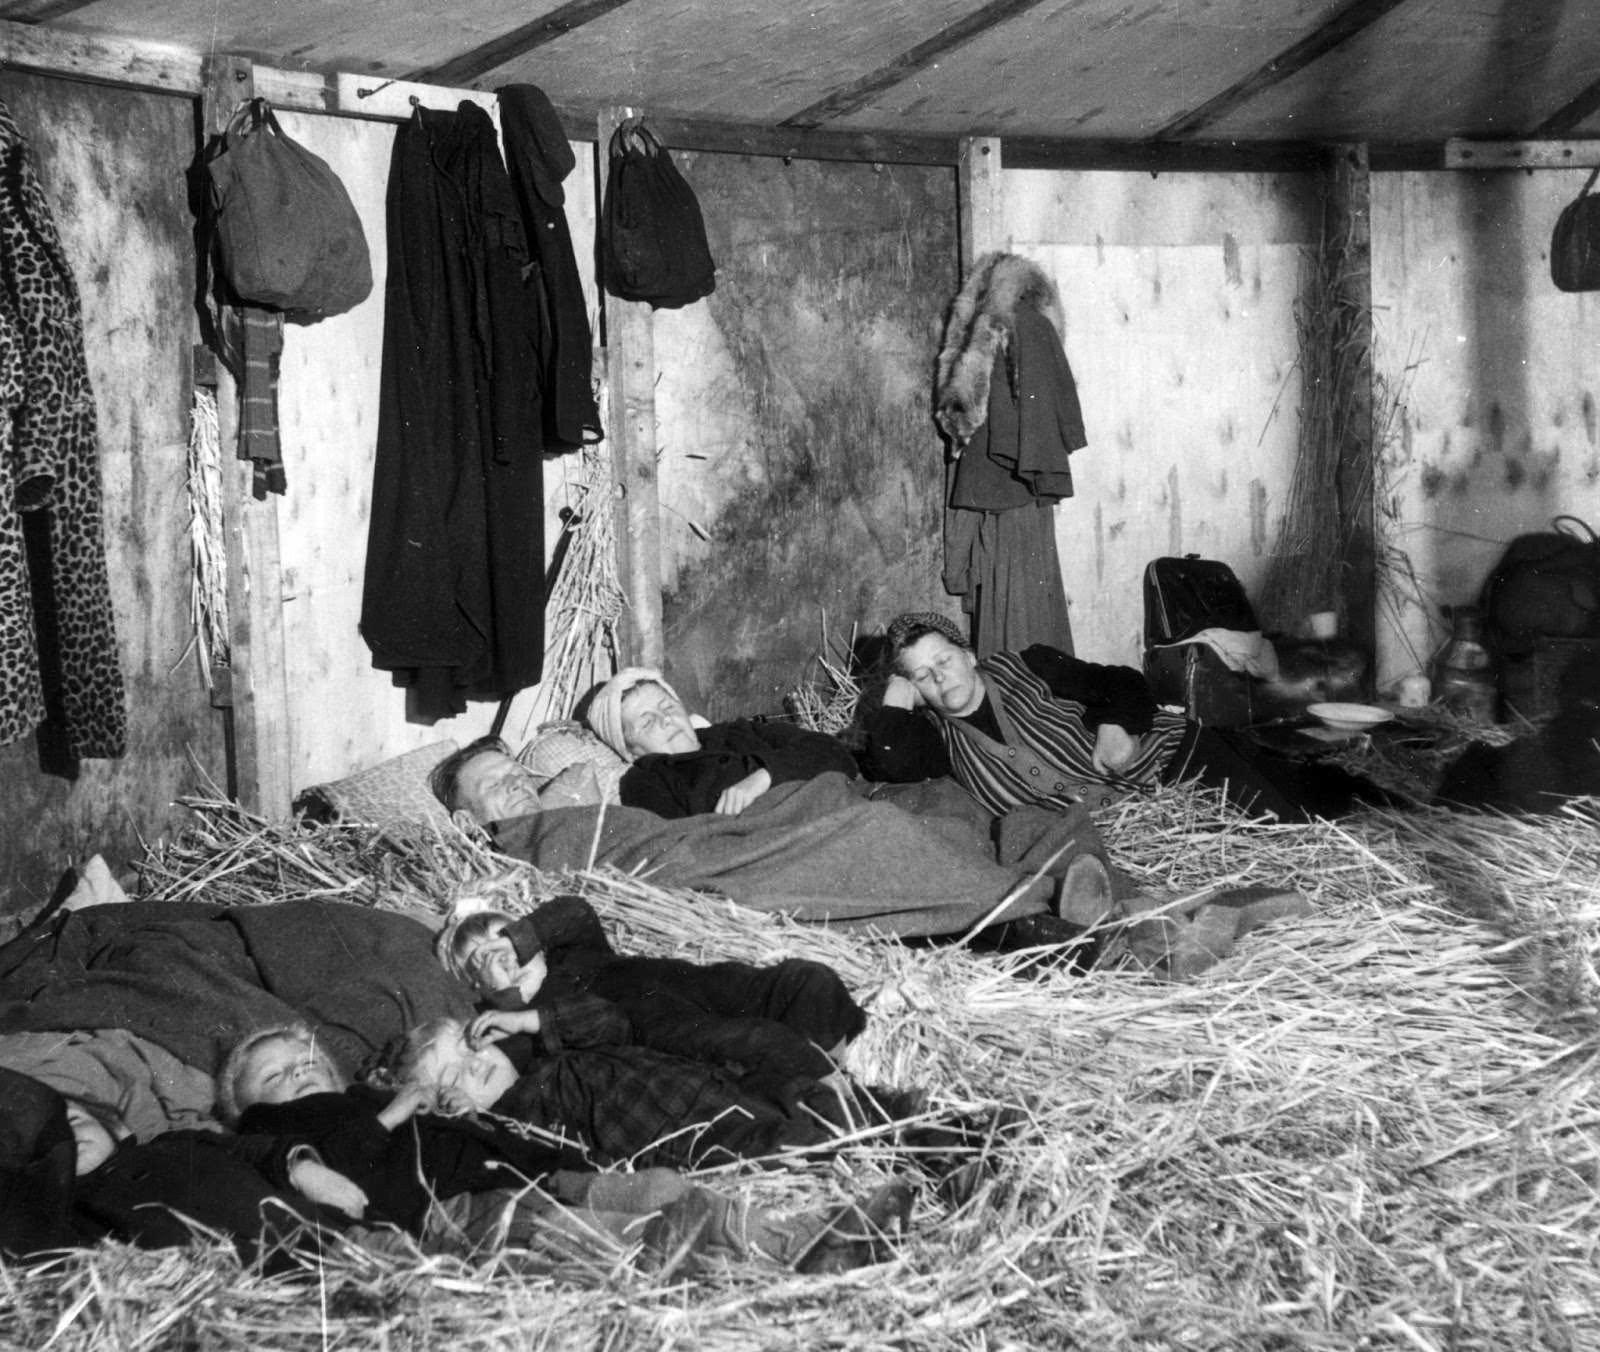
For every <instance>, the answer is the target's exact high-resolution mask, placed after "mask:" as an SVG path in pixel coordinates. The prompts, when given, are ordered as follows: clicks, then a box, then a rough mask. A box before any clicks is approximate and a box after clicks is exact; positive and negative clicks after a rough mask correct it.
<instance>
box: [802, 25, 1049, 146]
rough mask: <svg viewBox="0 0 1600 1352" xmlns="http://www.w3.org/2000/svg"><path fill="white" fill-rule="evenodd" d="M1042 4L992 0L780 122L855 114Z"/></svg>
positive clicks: (811, 122)
mask: <svg viewBox="0 0 1600 1352" xmlns="http://www.w3.org/2000/svg"><path fill="white" fill-rule="evenodd" d="M1039 3H1040V0H990V3H989V4H987V5H984V6H983V7H982V8H980V9H976V10H974V11H973V12H972V13H971V14H968V15H966V16H965V17H963V18H961V19H958V20H956V22H955V23H952V24H948V25H946V26H945V27H944V28H941V29H940V30H939V31H938V32H937V33H935V34H934V35H933V36H932V37H931V38H929V39H927V41H925V42H919V43H917V45H916V46H915V47H912V48H911V49H910V50H909V51H906V52H903V53H902V54H901V55H899V56H897V57H895V59H894V60H893V61H890V62H888V63H887V64H886V65H882V66H879V67H878V69H877V70H875V71H871V72H869V73H868V74H866V75H863V76H862V77H861V78H860V79H859V80H855V81H853V82H852V83H850V84H848V85H845V86H844V87H843V88H842V89H839V90H836V91H835V92H834V93H832V94H830V95H828V97H827V98H825V99H820V100H818V101H817V102H816V103H813V104H811V105H810V106H809V107H806V108H802V109H801V110H800V111H799V112H798V113H793V114H791V115H790V116H788V117H786V118H784V119H783V121H782V122H781V123H780V124H779V125H780V126H784V127H800V128H811V127H817V126H821V124H822V123H824V122H829V121H832V120H833V119H834V118H836V117H844V116H846V115H847V114H849V113H853V112H855V111H856V109H858V108H862V107H865V106H866V105H867V104H868V103H870V102H871V101H872V99H873V97H874V96H875V95H877V94H881V93H882V92H883V91H884V90H886V89H892V88H893V87H894V86H895V85H897V84H901V83H903V82H904V81H906V80H909V79H910V78H911V77H912V76H913V75H915V74H916V73H917V72H918V71H921V70H926V69H927V68H928V67H929V66H932V65H934V64H936V63H937V62H938V60H939V59H940V57H942V56H945V55H946V54H947V53H949V52H952V51H954V50H955V49H956V48H958V47H964V46H966V45H967V44H968V43H969V42H971V41H972V40H973V39H974V38H976V37H981V36H982V35H983V34H984V33H987V32H989V31H990V30H991V29H994V28H998V27H999V26H1000V25H1001V24H1003V23H1007V22H1009V21H1010V20H1012V19H1014V18H1016V17H1017V16H1018V15H1019V14H1026V13H1027V12H1028V11H1029V10H1030V9H1033V8H1034V7H1035V6H1036V5H1038V4H1039Z"/></svg>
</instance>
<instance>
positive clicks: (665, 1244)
mask: <svg viewBox="0 0 1600 1352" xmlns="http://www.w3.org/2000/svg"><path fill="white" fill-rule="evenodd" d="M433 1097H434V1093H433V1089H432V1087H431V1086H430V1085H429V1084H428V1082H427V1081H426V1080H425V1079H424V1078H423V1077H418V1076H413V1077H409V1079H408V1080H406V1081H403V1082H402V1086H401V1087H400V1089H399V1090H398V1091H396V1092H395V1093H393V1094H392V1095H388V1094H385V1093H383V1092H382V1091H379V1090H376V1089H372V1088H369V1087H367V1086H364V1085H359V1084H356V1085H351V1084H349V1083H348V1082H347V1080H346V1079H345V1077H344V1075H343V1074H342V1073H341V1072H340V1070H339V1068H338V1067H337V1066H336V1065H335V1064H334V1063H333V1061H332V1060H331V1058H329V1057H328V1056H327V1054H326V1053H325V1052H324V1051H323V1050H322V1048H320V1047H319V1046H318V1044H317V1040H316V1037H315V1035H314V1034H313V1033H312V1031H311V1030H310V1029H309V1028H307V1027H305V1026H304V1025H291V1026H280V1027H274V1028H267V1029H263V1030H261V1031H259V1032H257V1033H256V1034H254V1035H252V1036H251V1037H249V1038H246V1039H245V1040H244V1041H243V1042H241V1043H240V1044H239V1045H238V1046H237V1047H236V1048H235V1049H234V1051H233V1053H232V1054H231V1055H230V1056H229V1058H228V1062H227V1064H226V1065H225V1066H224V1068H223V1072H222V1075H221V1077H220V1081H219V1085H218V1101H219V1104H220V1105H221V1109H222V1111H223V1112H224V1113H225V1114H226V1115H228V1116H229V1117H230V1118H232V1119H234V1120H236V1121H237V1123H238V1125H239V1128H240V1130H241V1131H242V1132H248V1133H253V1134H262V1135H266V1136H269V1137H273V1138H276V1139H280V1140H285V1141H291V1142H294V1143H296V1145H297V1146H298V1147H299V1148H300V1149H303V1150H304V1151H306V1152H307V1153H309V1154H311V1155H312V1156H313V1157H314V1158H316V1159H318V1160H319V1161H321V1162H322V1163H324V1164H325V1165H327V1166H328V1167H329V1168H330V1169H332V1170H334V1171H337V1173H338V1174H339V1175H341V1176H343V1177H344V1178H345V1179H346V1180H348V1182H349V1185H350V1187H352V1188H353V1189H354V1190H355V1192H356V1194H357V1197H356V1199H355V1204H354V1211H355V1214H357V1215H359V1216H360V1217H361V1218H362V1220H363V1221H364V1222H365V1224H366V1225H368V1226H372V1225H376V1224H387V1225H389V1226H394V1227H397V1228H398V1229H400V1230H403V1231H405V1232H406V1233H408V1234H410V1235H412V1236H415V1237H417V1238H419V1239H420V1240H421V1241H422V1243H423V1246H424V1248H425V1249H435V1248H445V1249H455V1250H459V1249H461V1248H468V1249H471V1248H476V1247H479V1246H482V1245H485V1244H493V1243H510V1244H513V1245H515V1246H517V1247H528V1246H530V1245H536V1246H538V1247H540V1248H543V1249H547V1250H548V1249H550V1248H551V1247H552V1245H555V1246H557V1247H559V1243H560V1241H561V1240H562V1239H563V1238H567V1239H583V1238H587V1239H589V1240H591V1241H592V1240H593V1239H594V1238H595V1237H596V1236H597V1235H598V1236H602V1237H604V1236H610V1237H611V1238H612V1239H614V1240H621V1241H623V1242H625V1243H626V1242H632V1241H639V1242H642V1243H643V1245H644V1252H645V1255H646V1261H647V1263H655V1262H659V1261H660V1260H661V1259H662V1258H663V1257H665V1256H668V1255H673V1256H675V1257H676V1258H677V1259H678V1261H687V1262H688V1263H689V1264H690V1266H692V1267H698V1266H702V1265H704V1264H705V1263H706V1262H708V1261H712V1260H726V1259H729V1258H740V1257H749V1256H753V1255H757V1254H759V1255H764V1256H766V1257H767V1258H770V1259H773V1260H775V1261H778V1262H783V1263H787V1264H789V1265H791V1266H795V1267H797V1268H798V1269H799V1270H801V1271H805V1272H818V1271H837V1270H841V1269H843V1268H846V1267H852V1266H857V1265H859V1264H861V1263H864V1262H868V1261H875V1260H876V1259H878V1258H879V1257H881V1254H882V1248H881V1243H882V1239H883V1236H884V1233H885V1232H887V1231H890V1230H893V1229H895V1228H898V1227H902V1226H903V1225H904V1223H905V1219H906V1215H907V1213H908V1211H909V1207H910V1193H909V1190H908V1189H906V1188H905V1187H904V1186H903V1185H890V1186H887V1187H885V1188H882V1189H879V1190H878V1192H876V1193H875V1194H873V1195H872V1196H871V1197H869V1198H867V1199H866V1200H865V1201H863V1202H862V1203H860V1204H846V1205H845V1206H843V1207H841V1208H838V1209H836V1210H835V1211H833V1212H832V1213H830V1214H827V1215H815V1214H812V1215H802V1216H797V1217H792V1218H779V1217H775V1216H772V1215H769V1214H767V1213H765V1212H763V1211H760V1210H758V1209H756V1208H752V1207H746V1206H741V1205H739V1204H738V1203H736V1202H734V1201H733V1200H732V1199H729V1198H727V1197H725V1196H723V1195H722V1194H720V1193H716V1192H714V1191H712V1190H710V1189H707V1188H703V1187H698V1186H695V1185H691V1184H689V1183H688V1182H687V1181H686V1180H685V1179H683V1178H682V1176H681V1175H679V1174H677V1173H676V1172H674V1171H672V1170H670V1169H663V1168H657V1169H646V1170H641V1171H639V1172H637V1173H629V1174H622V1173H605V1174H599V1173H595V1172H593V1171H592V1170H591V1168H590V1166H589V1165H588V1163H587V1160H586V1158H585V1156H584V1155H583V1154H582V1153H581V1152H580V1151H579V1150H578V1149H577V1148H576V1147H575V1146H573V1145H567V1144H563V1143H562V1142H560V1141H559V1140H552V1139H550V1138H549V1137H548V1136H545V1137H543V1138H538V1137H529V1136H526V1135H523V1134H521V1133H519V1132H516V1131H514V1130H512V1129H511V1128H509V1127H506V1126H503V1125H499V1124H496V1123H493V1122H484V1121H479V1120H476V1119H475V1118H472V1117H468V1116H442V1115H439V1114H436V1113H433V1112H428V1111H424V1109H426V1108H427V1107H428V1106H429V1105H430V1104H431V1102H432V1100H433ZM534 1183H537V1184H538V1185H539V1187H538V1188H534V1187H532V1186H530V1185H531V1184H534Z"/></svg>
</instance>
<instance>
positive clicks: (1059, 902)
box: [1056, 854, 1117, 930]
mask: <svg viewBox="0 0 1600 1352" xmlns="http://www.w3.org/2000/svg"><path fill="white" fill-rule="evenodd" d="M1116 910H1117V904H1116V902H1115V900H1113V898H1112V895H1111V872H1110V870H1109V869H1107V868H1106V866H1105V862H1104V861H1103V860H1102V859H1100V858H1099V857H1098V856H1097V855H1092V854H1080V855H1079V856H1078V857H1077V858H1076V859H1074V860H1073V861H1072V862H1071V863H1070V864H1068V865H1067V871H1066V872H1065V873H1064V874H1062V875H1061V883H1060V886H1059V887H1058V888H1057V889H1056V914H1057V915H1058V916H1060V917H1061V919H1063V920H1065V921H1066V922H1067V923H1068V924H1070V925H1076V926H1077V927H1078V928H1079V929H1080V930H1087V929H1093V928H1094V927H1095V926H1097V925H1101V924H1104V923H1106V922H1107V921H1109V920H1111V919H1113V918H1114V917H1115V915H1116Z"/></svg>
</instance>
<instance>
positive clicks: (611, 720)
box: [588, 667, 705, 761]
mask: <svg viewBox="0 0 1600 1352" xmlns="http://www.w3.org/2000/svg"><path fill="white" fill-rule="evenodd" d="M641 685H659V686H660V687H661V688H662V689H663V690H665V691H666V692H667V694H669V695H671V696H672V698H673V699H677V698H678V692H677V691H676V690H674V689H673V688H672V687H671V686H670V685H668V684H667V681H666V678H665V677H664V676H662V674H661V673H660V672H659V671H657V670H656V669H655V668H654V667H624V668H623V669H622V670H621V671H619V672H618V673H617V674H616V675H615V676H613V677H612V678H611V679H610V680H609V681H607V682H606V683H605V684H604V685H603V686H601V687H600V688H599V689H598V690H597V691H595V695H594V698H593V699H592V700H590V701H589V713H588V722H589V726H590V727H591V728H592V729H593V730H594V735H595V736H596V737H598V738H599V739H600V740H601V741H602V742H604V743H605V744H606V745H607V746H609V747H610V748H611V749H612V750H613V751H615V752H616V753H617V755H619V756H621V757H622V759H623V760H625V761H631V760H632V759H633V753H632V752H631V751H629V750H628V743H627V739H626V738H625V737H624V736H623V734H622V699H623V696H625V695H626V694H628V693H629V692H630V691H632V690H637V689H638V688H639V687H640V686H641ZM679 703H682V701H681V700H679ZM704 721H705V720H704V719H701V720H700V722H701V723H704Z"/></svg>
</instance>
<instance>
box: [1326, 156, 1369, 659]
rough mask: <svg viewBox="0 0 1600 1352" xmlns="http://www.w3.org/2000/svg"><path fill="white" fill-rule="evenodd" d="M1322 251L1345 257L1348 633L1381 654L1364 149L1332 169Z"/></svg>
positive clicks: (1342, 482) (1341, 319) (1339, 356)
mask: <svg viewBox="0 0 1600 1352" xmlns="http://www.w3.org/2000/svg"><path fill="white" fill-rule="evenodd" d="M1328 173H1329V182H1328V196H1327V218H1326V228H1325V229H1324V231H1323V248H1325V249H1335V250H1339V251H1340V253H1341V256H1340V258H1339V259H1338V263H1337V267H1336V269H1335V272H1336V275H1337V277H1338V278H1339V285H1338V290H1339V293H1340V294H1339V295H1338V297H1337V302H1336V304H1335V306H1334V311H1333V312H1334V315H1335V320H1334V328H1335V330H1336V331H1335V332H1334V333H1332V334H1330V335H1328V340H1329V342H1330V343H1331V345H1332V351H1333V353H1334V354H1335V357H1336V360H1335V362H1334V364H1333V371H1334V379H1335V380H1336V381H1337V382H1338V383H1339V385H1340V387H1341V388H1340V389H1338V390H1337V391H1336V392H1335V393H1334V396H1333V398H1332V400H1331V401H1330V402H1331V405H1332V407H1334V408H1337V409H1340V410H1343V415H1344V416H1342V417H1341V418H1340V419H1339V422H1340V426H1339V427H1337V428H1336V429H1335V431H1336V433H1337V435H1338V437H1339V446H1338V468H1337V470H1336V471H1335V486H1336V489H1337V496H1338V512H1339V540H1340V558H1339V584H1340V593H1341V605H1342V609H1343V611H1344V632H1345V634H1346V636H1347V637H1349V638H1350V639H1352V640H1354V641H1355V642H1356V643H1359V644H1360V645H1361V646H1362V647H1363V648H1364V649H1365V650H1366V651H1367V652H1369V653H1375V652H1376V651H1377V604H1378V566H1377V517H1376V499H1375V496H1374V493H1373V482H1374V474H1373V471H1374V468H1375V466H1376V463H1377V456H1378V451H1379V449H1380V447H1379V443H1378V428H1377V427H1376V425H1375V423H1374V418H1375V416H1376V415H1375V407H1376V401H1375V398H1374V393H1373V379H1374V377H1373V369H1372V184H1371V171H1370V169H1369V166H1368V159H1367V148H1366V147H1365V146H1363V145H1346V146H1340V147H1338V148H1337V150H1336V151H1335V153H1334V156H1333V161H1332V164H1331V166H1330V168H1329V171H1328Z"/></svg>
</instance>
